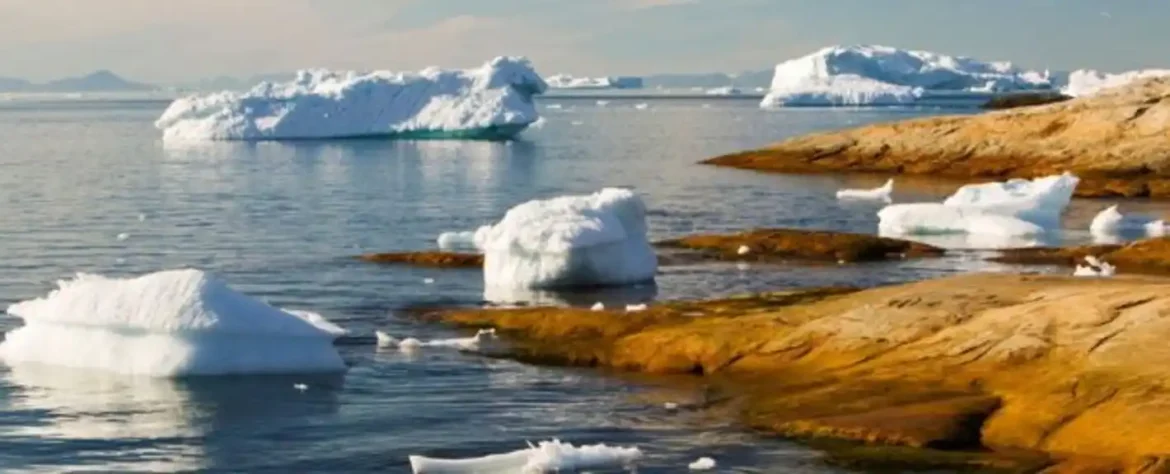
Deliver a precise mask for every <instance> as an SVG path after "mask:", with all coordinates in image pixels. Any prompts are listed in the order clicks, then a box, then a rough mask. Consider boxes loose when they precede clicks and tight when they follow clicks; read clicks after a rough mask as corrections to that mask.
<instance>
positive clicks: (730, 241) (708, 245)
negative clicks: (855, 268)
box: [659, 229, 943, 262]
mask: <svg viewBox="0 0 1170 474" xmlns="http://www.w3.org/2000/svg"><path fill="white" fill-rule="evenodd" d="M659 245H660V246H663V247H677V248H685V249H691V250H698V251H702V252H703V254H704V255H706V256H708V257H711V258H716V259H720V260H748V261H758V260H778V259H795V260H812V261H828V262H859V261H873V260H887V259H900V258H906V257H934V256H939V255H942V253H943V250H942V249H940V248H937V247H932V246H930V245H926V244H920V243H917V242H910V241H907V240H899V239H890V238H885V237H877V236H873V235H865V234H852V233H847V232H829V231H813V230H799V229H759V230H752V231H747V232H741V233H738V234H711V235H693V236H687V237H683V238H680V239H674V240H668V241H665V242H661V243H659ZM741 250H742V251H741Z"/></svg>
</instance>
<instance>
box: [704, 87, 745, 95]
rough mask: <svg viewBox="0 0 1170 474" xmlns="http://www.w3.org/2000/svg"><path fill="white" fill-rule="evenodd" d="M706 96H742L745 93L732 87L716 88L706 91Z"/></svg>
mask: <svg viewBox="0 0 1170 474" xmlns="http://www.w3.org/2000/svg"><path fill="white" fill-rule="evenodd" d="M704 94H707V95H740V94H743V91H741V90H739V89H736V88H734V87H731V86H725V87H716V88H713V89H707V90H706V91H704Z"/></svg>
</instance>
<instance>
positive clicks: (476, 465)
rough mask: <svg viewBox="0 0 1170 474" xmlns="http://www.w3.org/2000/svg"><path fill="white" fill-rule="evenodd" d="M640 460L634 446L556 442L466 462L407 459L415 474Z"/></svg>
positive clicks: (572, 468)
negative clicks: (575, 444) (580, 444)
mask: <svg viewBox="0 0 1170 474" xmlns="http://www.w3.org/2000/svg"><path fill="white" fill-rule="evenodd" d="M641 458H642V451H641V450H639V449H638V448H636V447H620V446H607V445H604V444H593V445H587V446H573V445H572V444H571V443H562V442H561V441H559V440H552V441H542V442H540V444H538V445H535V446H533V445H532V444H531V443H529V445H528V449H522V450H519V451H513V452H510V453H503V454H492V455H488V456H483V457H478V458H468V459H438V458H429V457H425V456H418V455H412V456H410V468H411V471H412V472H413V473H414V474H439V473H442V474H473V473H499V474H504V473H508V474H513V473H519V474H538V473H551V472H577V471H581V470H587V469H604V468H610V467H633V466H634V465H635V464H636V463H637V462H638V460H640V459H641Z"/></svg>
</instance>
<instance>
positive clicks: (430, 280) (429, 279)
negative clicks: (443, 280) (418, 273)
mask: <svg viewBox="0 0 1170 474" xmlns="http://www.w3.org/2000/svg"><path fill="white" fill-rule="evenodd" d="M423 283H425V284H427V285H433V284H435V279H434V278H423Z"/></svg>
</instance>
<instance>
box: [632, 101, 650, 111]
mask: <svg viewBox="0 0 1170 474" xmlns="http://www.w3.org/2000/svg"><path fill="white" fill-rule="evenodd" d="M634 108H635V109H638V110H646V109H649V108H650V104H647V103H645V102H642V103H641V104H634Z"/></svg>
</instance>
